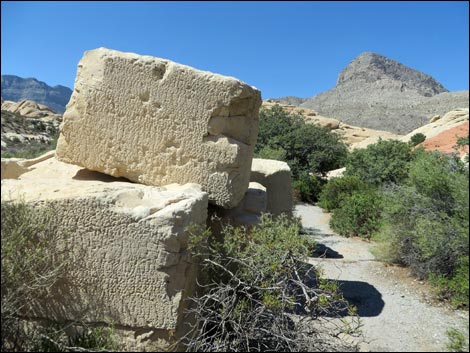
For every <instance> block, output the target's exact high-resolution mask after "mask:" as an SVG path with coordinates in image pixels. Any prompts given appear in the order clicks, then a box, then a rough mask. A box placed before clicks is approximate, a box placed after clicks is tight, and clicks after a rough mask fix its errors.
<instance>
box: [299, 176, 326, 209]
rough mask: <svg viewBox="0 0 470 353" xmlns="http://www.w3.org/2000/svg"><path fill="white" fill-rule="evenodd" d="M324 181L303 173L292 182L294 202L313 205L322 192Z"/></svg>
mask: <svg viewBox="0 0 470 353" xmlns="http://www.w3.org/2000/svg"><path fill="white" fill-rule="evenodd" d="M325 183H326V181H325V180H324V179H323V178H321V177H319V176H317V175H308V174H306V173H303V174H301V175H300V176H299V178H298V179H297V180H294V181H293V183H292V184H293V188H294V199H295V200H296V201H302V202H308V203H314V202H317V201H318V197H319V195H320V193H321V191H322V188H323V186H324V185H325Z"/></svg>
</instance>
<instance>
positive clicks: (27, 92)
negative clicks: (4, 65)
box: [2, 75, 72, 114]
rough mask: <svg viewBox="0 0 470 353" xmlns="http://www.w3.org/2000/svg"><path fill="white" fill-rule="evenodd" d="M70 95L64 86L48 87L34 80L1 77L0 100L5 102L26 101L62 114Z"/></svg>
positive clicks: (69, 91) (70, 91)
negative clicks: (0, 89)
mask: <svg viewBox="0 0 470 353" xmlns="http://www.w3.org/2000/svg"><path fill="white" fill-rule="evenodd" d="M71 95H72V90H71V89H70V88H68V87H65V86H61V85H57V86H54V87H50V86H48V85H47V84H46V83H44V82H41V81H38V80H36V79H35V78H22V77H18V76H13V75H2V98H3V99H5V100H9V101H14V102H18V101H21V100H24V99H28V100H32V101H35V102H37V103H41V104H44V105H46V106H48V107H49V108H51V109H52V110H54V111H55V112H57V113H60V114H62V113H63V112H64V111H65V106H66V105H67V103H68V102H69V99H70V96H71Z"/></svg>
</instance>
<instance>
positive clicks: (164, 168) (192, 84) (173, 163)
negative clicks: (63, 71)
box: [57, 48, 261, 208]
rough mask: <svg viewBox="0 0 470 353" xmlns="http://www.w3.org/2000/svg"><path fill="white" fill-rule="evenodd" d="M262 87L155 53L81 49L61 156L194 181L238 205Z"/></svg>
mask: <svg viewBox="0 0 470 353" xmlns="http://www.w3.org/2000/svg"><path fill="white" fill-rule="evenodd" d="M260 105H261V95H260V92H259V91H258V90H257V89H256V88H254V87H251V86H249V85H247V84H245V83H243V82H241V81H239V80H237V79H235V78H232V77H225V76H221V75H217V74H213V73H210V72H206V71H200V70H196V69H194V68H191V67H189V66H185V65H181V64H177V63H174V62H171V61H169V60H164V59H159V58H155V57H151V56H140V55H137V54H133V53H122V52H118V51H115V50H109V49H105V48H99V49H95V50H90V51H87V52H85V54H84V56H83V58H82V59H81V61H80V63H79V64H78V70H77V76H76V80H75V87H74V91H73V94H72V97H71V99H70V102H69V104H68V105H67V110H66V112H65V113H64V116H63V124H62V128H61V133H60V138H59V141H58V146H57V158H58V159H59V160H61V161H63V162H66V163H71V164H76V165H79V166H82V167H85V168H87V169H90V170H95V171H99V172H102V173H106V174H109V175H112V176H114V177H125V178H127V179H129V180H131V181H134V182H138V183H142V184H146V185H157V186H158V185H166V184H171V183H178V184H185V183H197V184H200V185H201V186H202V189H203V190H204V191H206V192H207V193H208V194H209V200H210V202H211V203H215V204H217V205H219V206H222V207H224V208H232V207H235V206H236V205H237V204H238V203H239V202H240V201H241V199H242V198H243V195H244V194H245V191H246V190H247V187H248V183H249V179H250V166H251V159H252V155H253V149H254V145H255V143H256V138H257V134H258V110H259V107H260Z"/></svg>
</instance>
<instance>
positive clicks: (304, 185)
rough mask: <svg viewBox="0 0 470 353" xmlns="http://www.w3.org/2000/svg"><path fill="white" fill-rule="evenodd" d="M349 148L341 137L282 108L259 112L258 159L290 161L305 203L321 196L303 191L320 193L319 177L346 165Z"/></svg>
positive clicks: (294, 178)
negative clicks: (311, 176) (318, 190)
mask: <svg viewBox="0 0 470 353" xmlns="http://www.w3.org/2000/svg"><path fill="white" fill-rule="evenodd" d="M347 153H348V152H347V147H346V145H345V144H344V143H343V142H342V141H341V138H340V137H339V136H338V135H337V134H335V133H334V132H332V131H331V130H329V129H328V128H324V127H321V126H319V125H314V124H306V123H305V121H304V119H303V117H302V116H301V115H296V114H289V113H287V112H285V111H284V110H283V109H282V108H281V106H279V105H275V106H274V107H272V108H271V109H262V110H260V127H259V134H258V141H257V144H256V147H255V156H256V157H259V158H267V159H277V160H282V161H285V162H287V164H288V165H289V167H290V168H291V171H292V176H293V181H297V182H298V183H297V191H298V192H300V194H301V195H302V198H303V199H304V200H307V199H312V200H314V199H316V198H317V196H318V195H315V194H311V195H309V194H306V193H305V192H301V191H300V190H305V191H306V190H309V189H311V190H312V191H313V192H316V191H317V187H316V186H314V185H313V184H315V185H317V186H318V185H319V184H321V183H320V182H319V179H318V177H314V178H309V177H308V176H309V175H317V176H319V177H321V176H324V175H326V173H327V172H328V171H330V170H332V169H337V168H340V167H342V166H343V164H344V162H345V160H346V156H347Z"/></svg>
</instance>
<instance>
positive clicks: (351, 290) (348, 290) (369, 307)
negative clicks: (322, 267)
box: [332, 280, 385, 317]
mask: <svg viewBox="0 0 470 353" xmlns="http://www.w3.org/2000/svg"><path fill="white" fill-rule="evenodd" d="M332 281H333V282H337V283H338V284H339V288H340V290H341V292H342V293H343V296H344V298H345V299H346V300H347V301H348V302H349V304H351V305H354V306H355V307H356V308H357V315H359V316H360V317H372V316H378V315H379V314H380V313H381V312H382V310H383V308H384V306H385V302H384V301H383V300H382V294H381V293H380V292H379V291H378V290H377V289H376V288H375V287H374V286H373V285H371V284H369V283H367V282H361V281H342V280H332Z"/></svg>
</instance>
